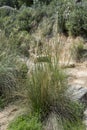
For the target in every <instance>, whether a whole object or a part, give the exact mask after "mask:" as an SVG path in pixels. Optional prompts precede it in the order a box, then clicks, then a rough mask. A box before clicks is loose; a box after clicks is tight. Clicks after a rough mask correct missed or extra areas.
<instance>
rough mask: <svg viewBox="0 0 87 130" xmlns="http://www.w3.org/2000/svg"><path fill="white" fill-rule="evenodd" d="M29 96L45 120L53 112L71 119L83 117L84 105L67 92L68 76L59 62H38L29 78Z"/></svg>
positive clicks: (34, 108) (31, 102) (32, 104)
mask: <svg viewBox="0 0 87 130" xmlns="http://www.w3.org/2000/svg"><path fill="white" fill-rule="evenodd" d="M27 86H28V87H27V89H28V97H29V103H30V104H31V108H32V110H33V112H38V113H39V114H40V117H41V120H44V119H45V118H46V117H47V116H48V115H49V114H50V113H51V112H55V113H56V114H57V115H58V116H59V117H60V118H62V119H68V120H70V121H74V120H77V119H78V118H82V113H83V106H82V105H81V104H79V103H75V102H73V101H71V100H70V99H69V98H68V96H67V95H66V94H65V93H66V90H67V76H66V74H65V73H64V72H63V70H62V69H61V68H60V67H59V65H58V62H54V63H45V64H43V63H41V64H36V65H35V68H34V70H33V71H32V72H31V73H30V76H29V79H28V85H27Z"/></svg>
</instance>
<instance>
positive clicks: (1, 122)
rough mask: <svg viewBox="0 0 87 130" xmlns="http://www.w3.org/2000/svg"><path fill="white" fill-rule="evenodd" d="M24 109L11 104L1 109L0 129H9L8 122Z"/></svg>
mask: <svg viewBox="0 0 87 130" xmlns="http://www.w3.org/2000/svg"><path fill="white" fill-rule="evenodd" d="M22 111H23V110H22V109H20V108H19V107H18V106H16V105H9V106H7V107H6V108H5V109H4V110H2V111H0V130H7V127H8V124H9V122H10V121H12V120H13V119H14V118H15V117H17V116H18V115H19V114H20V113H21V112H22Z"/></svg>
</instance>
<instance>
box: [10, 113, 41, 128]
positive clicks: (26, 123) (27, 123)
mask: <svg viewBox="0 0 87 130" xmlns="http://www.w3.org/2000/svg"><path fill="white" fill-rule="evenodd" d="M8 130H42V124H41V121H39V119H38V116H37V114H35V115H33V116H32V115H29V116H28V115H22V116H20V117H18V118H17V120H15V121H14V122H12V123H11V125H10V126H9V128H8Z"/></svg>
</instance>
